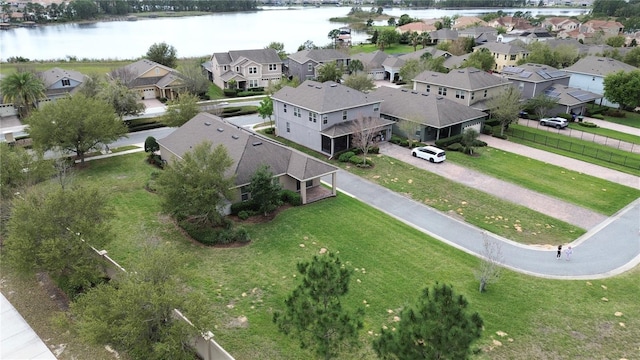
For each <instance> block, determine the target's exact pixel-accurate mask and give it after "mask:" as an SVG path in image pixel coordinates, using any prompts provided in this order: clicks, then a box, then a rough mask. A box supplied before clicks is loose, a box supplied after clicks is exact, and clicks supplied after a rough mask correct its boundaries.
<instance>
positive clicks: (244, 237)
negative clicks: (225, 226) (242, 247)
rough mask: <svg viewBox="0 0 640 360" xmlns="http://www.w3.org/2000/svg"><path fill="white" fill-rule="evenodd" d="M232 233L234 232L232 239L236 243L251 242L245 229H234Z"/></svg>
mask: <svg viewBox="0 0 640 360" xmlns="http://www.w3.org/2000/svg"><path fill="white" fill-rule="evenodd" d="M234 232H235V234H234V239H235V241H236V242H240V243H248V242H249V241H251V238H250V237H249V232H248V231H247V229H245V228H243V227H242V226H238V227H236V229H235V231H234Z"/></svg>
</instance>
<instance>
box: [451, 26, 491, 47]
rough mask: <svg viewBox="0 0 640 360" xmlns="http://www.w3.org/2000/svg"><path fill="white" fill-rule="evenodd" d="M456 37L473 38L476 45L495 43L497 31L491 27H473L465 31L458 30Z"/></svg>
mask: <svg viewBox="0 0 640 360" xmlns="http://www.w3.org/2000/svg"><path fill="white" fill-rule="evenodd" d="M458 37H468V38H473V39H474V40H475V41H476V44H477V45H480V44H484V43H486V42H489V41H496V39H497V38H498V29H496V28H493V27H491V26H473V27H468V28H466V29H458Z"/></svg>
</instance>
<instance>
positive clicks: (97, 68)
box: [0, 50, 193, 75]
mask: <svg viewBox="0 0 640 360" xmlns="http://www.w3.org/2000/svg"><path fill="white" fill-rule="evenodd" d="M145 53H146V50H141V51H140V57H142V56H143V55H144V54H145ZM136 60H138V59H134V60H112V59H111V60H110V59H104V60H90V61H43V62H34V61H32V62H28V63H2V64H1V66H0V74H2V75H8V74H12V73H14V72H16V71H18V69H27V70H29V71H36V72H39V71H45V70H48V69H51V68H54V67H58V68H61V69H64V70H75V71H78V72H81V73H83V74H85V75H89V74H98V75H104V74H107V73H108V72H110V71H111V70H114V69H117V68H120V67H123V66H126V65H129V64H131V63H132V62H134V61H136ZM190 61H193V59H192V58H182V59H178V65H180V64H181V63H183V62H190Z"/></svg>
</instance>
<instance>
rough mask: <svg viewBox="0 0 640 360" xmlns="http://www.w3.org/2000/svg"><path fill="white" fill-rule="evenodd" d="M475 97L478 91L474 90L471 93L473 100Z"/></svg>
mask: <svg viewBox="0 0 640 360" xmlns="http://www.w3.org/2000/svg"><path fill="white" fill-rule="evenodd" d="M475 98H476V93H475V92H472V93H471V100H473V99H475Z"/></svg>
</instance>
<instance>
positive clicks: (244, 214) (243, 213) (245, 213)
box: [238, 210, 251, 220]
mask: <svg viewBox="0 0 640 360" xmlns="http://www.w3.org/2000/svg"><path fill="white" fill-rule="evenodd" d="M250 216H251V214H250V213H249V212H248V211H247V210H242V211H240V212H239V213H238V217H239V218H240V220H247V219H248V218H249V217H250Z"/></svg>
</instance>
